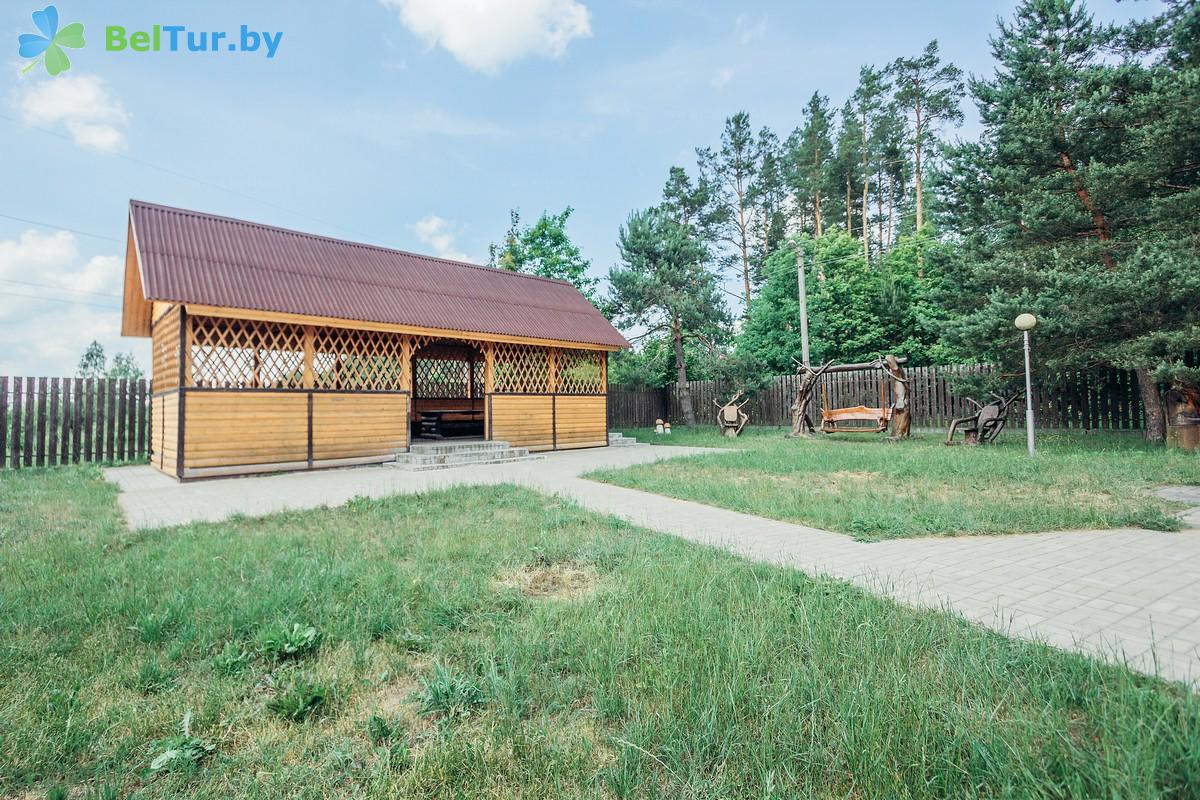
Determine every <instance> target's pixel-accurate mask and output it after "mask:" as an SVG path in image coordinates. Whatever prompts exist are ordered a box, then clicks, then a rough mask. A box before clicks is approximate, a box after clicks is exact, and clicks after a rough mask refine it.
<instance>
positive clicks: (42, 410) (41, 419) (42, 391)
mask: <svg viewBox="0 0 1200 800" xmlns="http://www.w3.org/2000/svg"><path fill="white" fill-rule="evenodd" d="M37 387H38V388H37V431H36V432H35V433H34V435H35V436H37V440H36V441H35V442H34V445H33V453H34V464H36V465H37V466H39V467H44V466H46V379H45V378H38V382H37Z"/></svg>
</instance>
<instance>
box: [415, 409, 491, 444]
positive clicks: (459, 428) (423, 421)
mask: <svg viewBox="0 0 1200 800" xmlns="http://www.w3.org/2000/svg"><path fill="white" fill-rule="evenodd" d="M417 432H418V435H420V436H426V437H429V438H433V439H444V438H446V437H447V436H483V412H482V411H471V410H469V409H461V408H443V409H427V410H424V411H422V412H421V418H420V420H419V421H418V428H417Z"/></svg>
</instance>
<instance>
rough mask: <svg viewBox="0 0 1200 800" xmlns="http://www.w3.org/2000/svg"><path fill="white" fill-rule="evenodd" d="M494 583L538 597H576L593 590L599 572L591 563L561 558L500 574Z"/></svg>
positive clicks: (554, 598)
mask: <svg viewBox="0 0 1200 800" xmlns="http://www.w3.org/2000/svg"><path fill="white" fill-rule="evenodd" d="M496 582H497V583H498V584H499V585H500V586H503V587H507V588H512V589H518V590H519V591H520V592H521V593H522V594H524V595H525V596H526V597H532V598H536V599H539V600H577V599H579V598H581V597H587V596H589V595H591V594H593V593H594V592H595V591H596V586H597V584H598V583H599V582H600V575H599V573H597V572H596V568H595V567H594V566H592V565H591V564H580V563H578V562H575V561H563V562H561V563H557V564H536V565H530V566H525V567H522V568H521V569H518V570H513V571H511V572H506V573H503V574H501V575H500V577H499V578H498V579H497V581H496Z"/></svg>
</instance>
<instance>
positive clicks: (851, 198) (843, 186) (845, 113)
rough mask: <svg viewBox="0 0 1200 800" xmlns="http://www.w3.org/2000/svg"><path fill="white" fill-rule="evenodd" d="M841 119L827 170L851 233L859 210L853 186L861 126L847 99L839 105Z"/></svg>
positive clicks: (858, 177)
mask: <svg viewBox="0 0 1200 800" xmlns="http://www.w3.org/2000/svg"><path fill="white" fill-rule="evenodd" d="M840 118H841V124H840V125H839V126H838V135H837V146H836V148H835V149H834V159H833V163H832V164H831V165H830V171H831V173H832V174H833V177H834V180H835V181H836V183H837V185H838V191H839V195H840V197H841V199H842V211H843V212H844V214H845V225H846V234H847V235H849V236H853V235H854V231H855V229H856V226H855V222H854V220H855V216H856V214H857V213H860V212H861V208H860V205H859V196H858V195H856V193H855V187H856V186H858V185H859V182H860V181H861V179H862V178H861V176H862V156H861V153H862V144H863V142H862V128H861V127H860V126H859V124H858V117H857V116H856V115H855V113H854V107H853V106H852V105H851V104H850V102H849V101H846V104H845V105H843V106H842V110H841V113H840Z"/></svg>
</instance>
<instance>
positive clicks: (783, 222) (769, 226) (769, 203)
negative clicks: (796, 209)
mask: <svg viewBox="0 0 1200 800" xmlns="http://www.w3.org/2000/svg"><path fill="white" fill-rule="evenodd" d="M755 148H756V152H755V156H756V160H757V166H756V167H755V170H754V179H753V180H752V181H751V183H750V192H749V199H750V204H751V206H752V207H753V215H752V217H751V219H752V226H753V231H754V246H753V248H752V251H751V267H752V270H753V277H754V284H755V286H758V285H759V284H761V283H762V270H763V265H764V264H766V261H767V258H769V257H770V255H771V253H773V252H774V251H775V248H777V247H778V246H779V243H780V242H781V241H783V237H784V235H785V233H786V229H787V215H786V214H785V212H784V204H785V203H786V202H787V184H786V182H785V180H784V170H785V155H784V152H783V147H782V146H781V145H780V143H779V137H778V136H776V135H775V134H774V133H773V132H772V131H771V129H770V128H763V129H762V130H761V131H759V133H758V141H757V142H756V143H755Z"/></svg>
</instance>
